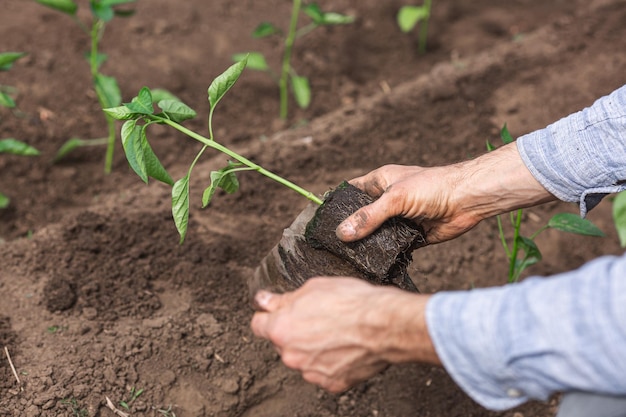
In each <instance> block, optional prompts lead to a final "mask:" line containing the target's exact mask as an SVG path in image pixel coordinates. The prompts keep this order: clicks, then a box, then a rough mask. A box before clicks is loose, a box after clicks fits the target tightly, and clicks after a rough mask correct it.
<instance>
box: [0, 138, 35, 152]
mask: <svg viewBox="0 0 626 417" xmlns="http://www.w3.org/2000/svg"><path fill="white" fill-rule="evenodd" d="M0 153H10V154H13V155H21V156H36V155H39V151H38V150H37V149H35V148H33V147H32V146H30V145H27V144H26V143H24V142H22V141H19V140H17V139H13V138H8V139H2V140H0Z"/></svg>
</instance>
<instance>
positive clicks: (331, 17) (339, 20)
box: [302, 3, 354, 25]
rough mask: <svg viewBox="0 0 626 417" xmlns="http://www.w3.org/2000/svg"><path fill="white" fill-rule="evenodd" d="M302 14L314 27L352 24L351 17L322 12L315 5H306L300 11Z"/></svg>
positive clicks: (352, 19)
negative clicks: (311, 21)
mask: <svg viewBox="0 0 626 417" xmlns="http://www.w3.org/2000/svg"><path fill="white" fill-rule="evenodd" d="M302 12H304V14H306V15H307V16H309V17H310V18H311V20H313V23H315V24H316V25H346V24H348V23H352V22H354V17H353V16H346V15H343V14H340V13H334V12H323V11H322V10H321V9H320V7H319V6H318V5H317V4H315V3H311V4H308V5H306V6H305V7H304V8H303V9H302Z"/></svg>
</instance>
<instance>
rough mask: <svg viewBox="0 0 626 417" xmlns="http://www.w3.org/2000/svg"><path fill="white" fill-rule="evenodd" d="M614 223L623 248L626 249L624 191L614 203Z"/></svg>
mask: <svg viewBox="0 0 626 417" xmlns="http://www.w3.org/2000/svg"><path fill="white" fill-rule="evenodd" d="M613 221H614V222H615V228H616V229H617V235H618V237H619V242H620V245H622V247H626V191H622V192H621V193H619V194H618V195H617V197H615V200H614V201H613Z"/></svg>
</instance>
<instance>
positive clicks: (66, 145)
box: [54, 138, 84, 162]
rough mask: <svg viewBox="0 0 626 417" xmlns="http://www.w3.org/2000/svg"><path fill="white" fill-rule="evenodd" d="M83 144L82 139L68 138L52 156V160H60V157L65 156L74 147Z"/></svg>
mask: <svg viewBox="0 0 626 417" xmlns="http://www.w3.org/2000/svg"><path fill="white" fill-rule="evenodd" d="M83 144H84V141H83V140H82V139H79V138H71V139H69V140H68V141H67V142H65V143H64V144H63V146H61V148H59V150H58V151H57V153H56V155H55V156H54V162H57V161H60V160H61V159H63V158H65V156H67V154H69V153H70V152H72V151H73V150H74V149H76V148H79V147H81V146H83Z"/></svg>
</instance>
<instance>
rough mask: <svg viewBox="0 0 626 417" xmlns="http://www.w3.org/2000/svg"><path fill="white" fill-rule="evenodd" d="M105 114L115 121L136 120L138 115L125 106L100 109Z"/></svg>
mask: <svg viewBox="0 0 626 417" xmlns="http://www.w3.org/2000/svg"><path fill="white" fill-rule="evenodd" d="M102 110H103V111H104V112H105V113H106V114H108V115H109V116H111V117H112V118H114V119H116V120H130V119H136V118H137V115H138V114H139V113H136V112H134V111H132V110H131V109H129V108H128V107H126V106H118V107H110V108H108V109H102Z"/></svg>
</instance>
